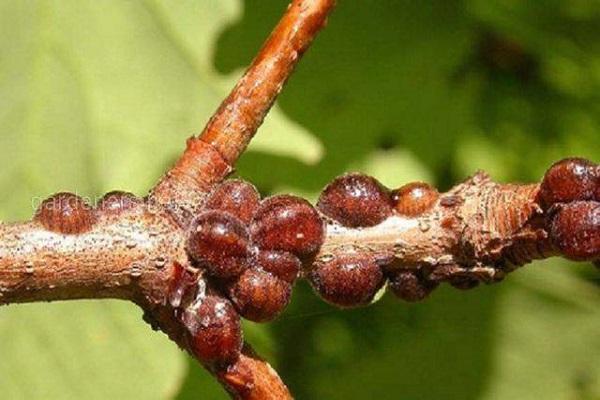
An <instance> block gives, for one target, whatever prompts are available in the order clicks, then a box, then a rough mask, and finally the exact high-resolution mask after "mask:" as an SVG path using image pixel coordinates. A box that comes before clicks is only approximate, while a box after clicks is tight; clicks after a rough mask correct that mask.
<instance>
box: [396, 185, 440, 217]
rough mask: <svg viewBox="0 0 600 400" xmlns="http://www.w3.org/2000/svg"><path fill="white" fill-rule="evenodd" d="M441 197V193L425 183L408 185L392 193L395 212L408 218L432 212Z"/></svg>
mask: <svg viewBox="0 0 600 400" xmlns="http://www.w3.org/2000/svg"><path fill="white" fill-rule="evenodd" d="M439 197H440V194H439V192H438V191H437V190H436V189H435V188H434V187H433V186H431V185H429V184H427V183H425V182H412V183H408V184H406V185H404V186H402V187H400V188H399V189H396V190H393V191H392V193H391V198H392V203H393V204H394V210H396V212H397V213H398V214H401V215H405V216H407V217H416V216H418V215H421V214H423V213H425V212H427V211H429V210H431V209H432V208H433V206H434V204H435V203H436V202H437V200H438V198H439Z"/></svg>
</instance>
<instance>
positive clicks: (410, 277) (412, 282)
mask: <svg viewBox="0 0 600 400" xmlns="http://www.w3.org/2000/svg"><path fill="white" fill-rule="evenodd" d="M387 275H388V278H389V283H388V288H389V289H390V290H391V291H392V293H393V294H394V295H395V296H396V297H398V298H400V299H402V300H405V301H409V302H416V301H421V300H423V299H424V298H426V297H427V296H429V294H430V293H431V292H432V291H433V290H434V289H435V288H436V287H437V286H438V284H439V283H438V282H433V281H430V280H427V279H425V278H424V277H423V275H422V273H421V271H419V270H409V269H403V270H399V271H390V272H389V273H388V274H387Z"/></svg>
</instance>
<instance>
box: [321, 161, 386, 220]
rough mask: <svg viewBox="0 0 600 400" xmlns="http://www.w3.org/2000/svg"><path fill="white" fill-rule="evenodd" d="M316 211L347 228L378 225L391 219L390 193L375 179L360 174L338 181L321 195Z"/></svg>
mask: <svg viewBox="0 0 600 400" xmlns="http://www.w3.org/2000/svg"><path fill="white" fill-rule="evenodd" d="M317 207H318V208H319V210H321V212H322V213H323V214H325V215H327V216H328V217H330V218H333V219H334V220H336V221H338V222H339V223H340V224H342V225H344V226H348V227H354V228H356V227H365V226H373V225H377V224H379V223H380V222H382V221H383V220H385V219H386V218H388V217H389V216H390V215H392V205H391V200H390V197H389V193H388V191H387V189H386V188H384V187H383V186H382V185H381V183H379V182H378V181H377V180H376V179H374V178H372V177H370V176H367V175H363V174H357V173H354V174H346V175H342V176H340V177H337V178H335V179H334V180H333V182H331V183H330V184H329V185H327V187H326V188H325V189H324V190H323V192H322V193H321V196H320V197H319V201H318V202H317Z"/></svg>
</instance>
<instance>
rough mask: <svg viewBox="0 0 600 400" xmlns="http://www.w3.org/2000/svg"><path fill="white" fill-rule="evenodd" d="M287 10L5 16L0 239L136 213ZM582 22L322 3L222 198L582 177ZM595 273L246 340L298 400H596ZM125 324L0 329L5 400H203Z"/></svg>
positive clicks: (585, 36)
mask: <svg viewBox="0 0 600 400" xmlns="http://www.w3.org/2000/svg"><path fill="white" fill-rule="evenodd" d="M284 7H285V1H280V0H278V1H268V2H267V1H262V2H258V1H247V2H246V3H244V4H242V3H241V2H240V1H238V0H226V1H225V0H202V1H200V0H181V1H177V2H166V1H156V0H136V1H127V2H124V1H118V0H103V1H91V0H89V1H88V0H82V1H67V0H63V1H50V0H37V1H34V0H3V1H1V2H0V152H1V155H2V160H3V163H2V165H3V168H2V171H1V172H0V188H1V189H2V190H0V216H2V217H3V218H4V219H5V220H14V219H17V218H28V217H29V216H30V214H31V212H32V209H31V204H32V202H33V200H32V199H35V198H36V197H42V198H43V197H45V196H46V195H48V194H50V193H51V192H55V191H59V190H70V191H74V192H75V191H76V192H78V193H79V194H83V195H88V196H96V195H99V194H101V193H103V192H104V191H107V190H109V189H115V188H124V189H128V190H133V191H135V192H136V193H138V194H143V193H144V192H145V191H146V190H147V189H148V188H149V187H150V186H151V185H152V183H153V182H154V181H155V180H156V179H157V178H158V177H159V176H160V174H161V173H162V172H163V171H164V170H165V169H166V168H167V166H168V165H169V164H170V163H171V162H172V161H173V160H174V159H175V158H176V157H177V155H178V154H179V152H180V151H181V150H182V148H183V143H184V139H185V138H186V137H187V136H189V135H191V134H193V133H196V132H198V131H199V130H200V129H201V127H202V126H203V125H204V123H205V122H206V120H207V118H208V117H209V116H210V114H211V112H212V111H213V110H214V109H215V108H216V106H217V105H218V103H219V102H220V100H221V99H222V98H223V97H224V96H225V94H226V93H227V91H228V89H229V88H230V87H231V85H232V84H233V82H234V81H235V77H237V76H239V73H240V68H242V67H243V66H245V65H247V64H248V62H249V61H250V59H251V58H252V56H253V54H255V52H256V51H257V49H258V47H259V46H260V43H261V42H262V40H264V38H265V37H266V35H267V34H268V32H269V30H270V29H271V28H272V26H273V25H274V23H275V22H276V21H277V19H278V17H279V15H280V14H281V12H282V10H283V9H284ZM598 93H600V3H599V2H598V1H597V0H570V1H565V0H562V1H559V0H548V1H543V2H538V1H533V0H531V1H515V0H493V1H487V0H464V1H458V0H448V1H443V2H437V1H415V0H386V1H383V0H378V1H370V2H366V1H354V2H351V1H340V4H339V5H338V9H337V10H336V11H335V13H334V15H333V17H332V18H331V19H330V22H329V25H328V27H327V29H326V30H325V31H324V32H323V33H322V34H321V35H320V37H319V38H318V40H317V41H316V42H315V44H314V46H313V48H312V49H311V50H310V51H309V52H308V54H307V55H306V56H305V59H304V60H303V62H302V63H301V64H300V66H299V67H298V70H297V72H296V73H295V75H294V76H293V77H292V79H291V81H290V83H289V84H288V86H287V87H286V89H285V90H284V92H283V94H282V96H281V98H280V100H279V103H278V104H279V106H278V108H277V109H275V110H274V112H272V113H271V114H270V115H269V117H268V118H267V121H266V123H265V126H264V127H263V128H262V129H261V131H260V134H259V135H258V136H257V139H256V140H255V142H254V143H253V144H252V147H251V151H249V152H247V153H246V154H245V155H244V156H243V158H242V159H241V161H240V163H239V169H238V173H239V175H241V176H243V177H244V178H247V179H249V180H251V181H253V182H254V183H256V184H257V185H258V186H259V188H260V189H261V191H262V192H263V193H264V194H269V193H273V192H280V191H291V192H295V193H298V194H302V195H304V196H306V197H308V198H311V199H314V198H315V197H316V196H317V195H318V191H319V190H320V188H322V187H323V185H325V184H326V183H327V182H328V181H330V180H331V179H332V178H333V177H334V176H336V175H338V174H340V173H342V172H344V171H347V170H361V171H365V172H368V173H372V174H374V175H376V176H377V177H378V178H379V179H381V180H382V181H383V182H384V183H385V184H387V185H390V186H397V185H399V184H402V183H404V182H407V181H409V180H416V179H423V180H427V181H430V182H432V183H436V184H438V185H439V186H440V187H442V188H448V187H449V186H451V185H452V184H453V183H455V182H457V181H458V180H460V179H463V178H464V177H465V176H467V175H468V174H471V173H473V172H474V171H475V170H476V169H478V168H482V169H485V170H487V171H488V172H490V173H491V174H492V175H493V176H494V177H495V178H497V179H499V180H524V181H527V180H537V179H539V178H540V176H541V174H542V173H543V171H544V169H545V168H547V166H548V165H549V164H550V163H551V162H553V161H555V160H557V159H559V158H561V157H566V156H571V155H578V156H584V157H588V158H591V159H593V160H595V161H598V160H599V159H600V144H599V143H600V140H599V139H600V96H599V95H598ZM598 286H599V280H598V273H597V272H596V271H594V270H593V269H592V268H590V267H589V265H575V264H571V263H567V262H562V261H558V260H547V261H545V262H542V263H536V264H534V265H532V266H529V267H527V268H525V269H523V270H522V271H518V272H515V273H514V274H512V276H510V277H509V278H508V279H507V280H506V281H505V282H504V283H502V284H501V285H497V286H494V287H484V288H479V289H476V290H473V291H470V292H459V291H457V290H454V289H449V288H442V289H439V290H437V291H436V293H434V295H433V296H432V298H431V299H430V300H428V301H426V302H423V303H422V304H416V305H407V304H403V303H400V302H398V301H395V300H394V299H393V298H391V297H390V296H385V297H384V298H383V299H382V300H381V301H380V302H378V303H376V304H375V305H373V306H371V307H368V308H364V309H358V310H346V311H340V310H337V309H334V308H332V307H329V306H327V305H326V304H324V303H323V302H322V301H320V300H319V299H317V298H316V297H315V296H314V295H313V293H312V292H311V290H310V288H309V287H308V286H307V285H306V284H304V283H300V284H298V285H297V287H296V289H295V292H294V298H293V302H292V304H291V305H290V307H289V308H288V310H287V311H286V313H285V314H284V315H283V316H282V317H281V318H280V319H279V320H277V321H276V322H274V323H272V324H269V325H266V326H265V325H256V324H247V326H246V334H247V337H248V339H249V340H250V341H251V342H252V343H253V344H255V346H256V347H257V348H258V349H259V350H260V352H261V353H263V354H265V355H266V356H267V357H268V358H269V359H270V360H271V361H272V362H273V363H274V364H275V365H276V367H277V368H278V370H279V371H280V372H281V374H282V375H283V378H284V380H285V381H286V382H287V383H288V384H289V385H290V386H291V388H292V390H293V392H294V393H295V394H296V396H297V398H299V399H363V398H378V399H438V398H443V399H457V400H458V399H461V400H462V399H478V400H491V399H513V398H518V399H549V400H553V399H557V400H559V399H560V400H598V399H600V336H598V335H597V332H598V331H599V329H600V310H599V309H598V304H599V301H600V290H599V287H598ZM140 314H141V313H140V312H139V311H138V310H137V309H136V308H135V307H133V306H131V305H128V304H124V303H120V302H109V301H102V302H73V303H57V304H51V305H47V304H42V305H25V306H21V305H16V306H11V307H5V308H2V309H0V392H1V393H2V398H6V399H45V400H53V399H80V398H90V399H105V398H114V399H125V398H131V399H143V400H145V399H177V400H184V399H185V400H187V399H198V398H206V399H221V398H226V397H225V395H224V393H223V392H222V390H221V389H220V388H219V387H218V386H217V385H216V384H215V383H214V382H213V381H212V379H211V378H210V377H209V376H208V374H207V373H206V372H204V371H203V370H202V369H201V368H200V367H198V366H197V365H196V364H195V363H194V362H193V361H191V360H189V359H188V358H186V357H185V356H184V355H183V354H181V353H180V352H179V351H178V350H177V349H176V348H175V346H174V345H173V344H171V343H170V342H169V341H168V340H167V339H166V337H164V336H162V335H160V334H158V333H152V332H151V331H150V329H148V327H147V326H144V324H143V323H141V318H140Z"/></svg>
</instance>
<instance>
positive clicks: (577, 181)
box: [539, 158, 600, 208]
mask: <svg viewBox="0 0 600 400" xmlns="http://www.w3.org/2000/svg"><path fill="white" fill-rule="evenodd" d="M599 195H600V168H599V166H598V165H597V164H595V163H593V162H591V161H588V160H585V159H583V158H566V159H564V160H561V161H558V162H557V163H555V164H553V165H552V166H551V167H550V168H549V169H548V171H546V174H545V175H544V179H543V181H542V184H541V185H540V193H539V199H540V202H541V203H542V205H543V206H545V207H546V208H548V207H550V206H552V205H553V204H556V203H568V202H571V201H576V200H597V201H600V197H599Z"/></svg>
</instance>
